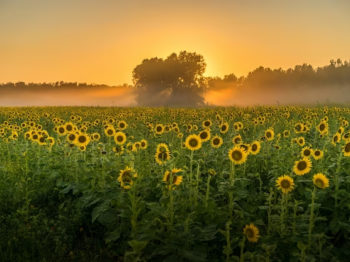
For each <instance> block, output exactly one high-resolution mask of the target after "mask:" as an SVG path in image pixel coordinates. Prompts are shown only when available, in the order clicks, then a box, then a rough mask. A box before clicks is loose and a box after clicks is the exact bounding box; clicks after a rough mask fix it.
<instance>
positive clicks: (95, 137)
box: [92, 133, 101, 141]
mask: <svg viewBox="0 0 350 262" xmlns="http://www.w3.org/2000/svg"><path fill="white" fill-rule="evenodd" d="M92 138H93V140H95V141H99V140H100V138H101V136H100V134H99V133H93V134H92Z"/></svg>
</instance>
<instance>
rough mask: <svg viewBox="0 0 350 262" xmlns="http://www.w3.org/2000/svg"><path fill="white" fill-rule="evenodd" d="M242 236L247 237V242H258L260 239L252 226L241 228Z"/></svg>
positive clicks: (256, 229) (257, 231)
mask: <svg viewBox="0 0 350 262" xmlns="http://www.w3.org/2000/svg"><path fill="white" fill-rule="evenodd" d="M243 234H244V235H245V236H246V237H247V239H248V241H249V242H258V239H259V237H260V235H259V229H258V228H257V227H256V226H255V225H254V224H250V225H246V226H245V227H244V228H243Z"/></svg>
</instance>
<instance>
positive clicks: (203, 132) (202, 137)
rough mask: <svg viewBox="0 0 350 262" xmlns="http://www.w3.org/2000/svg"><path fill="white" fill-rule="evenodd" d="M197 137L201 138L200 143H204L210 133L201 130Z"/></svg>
mask: <svg viewBox="0 0 350 262" xmlns="http://www.w3.org/2000/svg"><path fill="white" fill-rule="evenodd" d="M199 137H200V138H201V140H202V142H206V141H208V140H209V139H210V131H209V130H203V131H202V132H200V133H199Z"/></svg>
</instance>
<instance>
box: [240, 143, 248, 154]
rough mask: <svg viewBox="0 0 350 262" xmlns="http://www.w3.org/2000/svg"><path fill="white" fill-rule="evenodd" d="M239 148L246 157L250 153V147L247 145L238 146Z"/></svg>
mask: <svg viewBox="0 0 350 262" xmlns="http://www.w3.org/2000/svg"><path fill="white" fill-rule="evenodd" d="M239 147H240V148H242V149H243V150H244V151H245V152H246V153H247V154H248V155H249V153H250V145H249V144H240V145H239Z"/></svg>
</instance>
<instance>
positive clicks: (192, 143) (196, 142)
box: [185, 135, 202, 151]
mask: <svg viewBox="0 0 350 262" xmlns="http://www.w3.org/2000/svg"><path fill="white" fill-rule="evenodd" d="M185 146H186V148H187V149H189V150H191V151H195V150H198V149H200V148H201V147H202V140H201V138H200V137H199V136H197V135H189V136H188V137H187V138H186V141H185Z"/></svg>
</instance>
